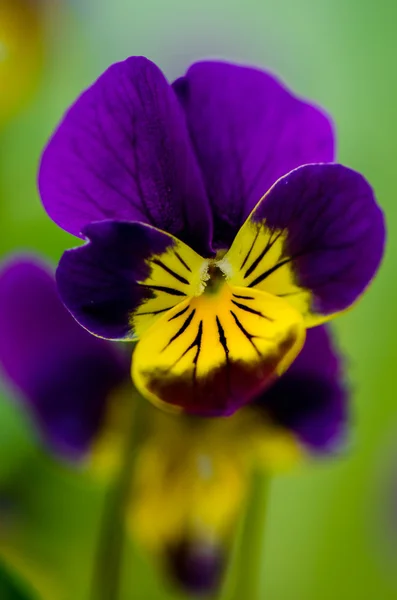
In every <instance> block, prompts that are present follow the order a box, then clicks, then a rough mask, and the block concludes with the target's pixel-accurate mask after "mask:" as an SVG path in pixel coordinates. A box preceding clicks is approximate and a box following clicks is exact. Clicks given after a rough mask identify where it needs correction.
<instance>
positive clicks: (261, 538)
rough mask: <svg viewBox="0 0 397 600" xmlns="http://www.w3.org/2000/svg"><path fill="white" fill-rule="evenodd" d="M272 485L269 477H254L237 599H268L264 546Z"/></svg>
mask: <svg viewBox="0 0 397 600" xmlns="http://www.w3.org/2000/svg"><path fill="white" fill-rule="evenodd" d="M269 483H270V481H269V478H268V477H266V476H265V475H263V474H262V473H256V474H255V475H254V477H253V482H252V491H251V495H250V499H249V502H248V506H247V511H246V515H245V519H244V522H243V527H242V534H241V537H240V540H239V549H238V560H237V561H236V562H237V578H236V582H235V589H234V594H233V600H241V598H244V599H246V600H263V599H264V577H263V573H264V546H265V528H266V522H267V505H268V496H269V487H270V485H269Z"/></svg>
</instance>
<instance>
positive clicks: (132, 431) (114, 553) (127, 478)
mask: <svg viewBox="0 0 397 600" xmlns="http://www.w3.org/2000/svg"><path fill="white" fill-rule="evenodd" d="M138 403H139V398H136V397H134V398H131V404H134V406H133V407H132V408H131V411H130V414H129V417H130V418H129V423H128V426H126V428H125V431H124V435H125V445H124V451H123V453H122V458H121V464H120V466H119V470H118V472H117V475H116V477H115V479H114V481H113V483H112V485H111V486H110V488H109V489H108V490H107V493H106V497H105V506H104V511H103V516H102V524H101V530H100V534H99V542H98V551H97V555H96V558H95V564H94V572H93V580H92V590H91V598H92V600H117V599H118V597H119V595H120V578H121V567H122V559H123V550H124V541H125V540H124V533H125V507H126V504H127V502H128V496H129V489H130V483H131V477H132V470H133V464H134V459H135V452H134V450H135V448H136V437H137V432H138V427H139V425H138V423H137V422H138V420H139V419H138V414H137V413H138V410H137V406H136V405H137V404H138Z"/></svg>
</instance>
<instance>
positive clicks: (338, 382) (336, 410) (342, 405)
mask: <svg viewBox="0 0 397 600" xmlns="http://www.w3.org/2000/svg"><path fill="white" fill-rule="evenodd" d="M256 404H257V405H259V406H260V407H261V408H262V409H264V410H265V411H266V414H267V415H269V416H270V417H271V419H272V420H273V421H274V422H275V423H277V424H279V425H281V426H282V427H284V428H286V429H288V430H289V431H292V432H293V433H295V434H296V435H297V436H298V438H299V439H300V440H301V441H302V442H303V443H304V444H305V445H306V446H308V447H309V449H310V450H312V451H313V452H316V453H324V452H335V451H336V450H338V449H339V448H340V446H341V445H343V443H344V442H345V440H346V437H347V432H348V425H349V404H348V393H347V390H346V386H345V383H344V376H343V369H342V360H341V357H340V356H339V354H338V352H337V350H336V348H335V345H334V343H333V340H332V336H331V333H330V331H329V329H328V328H327V327H325V326H323V327H316V328H315V329H310V330H309V331H308V332H307V337H306V341H305V345H304V346H303V349H302V351H301V352H300V354H299V356H298V357H297V358H296V360H295V361H294V362H293V364H292V365H291V367H290V368H289V369H288V371H287V372H286V373H284V375H283V376H282V377H281V378H280V379H279V380H278V381H277V382H276V383H275V384H274V385H273V386H272V387H271V388H269V389H268V390H267V391H266V392H265V393H263V394H261V395H260V396H259V398H258V400H257V401H256Z"/></svg>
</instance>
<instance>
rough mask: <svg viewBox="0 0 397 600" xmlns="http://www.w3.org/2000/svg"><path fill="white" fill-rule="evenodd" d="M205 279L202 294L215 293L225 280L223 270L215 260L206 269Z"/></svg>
mask: <svg viewBox="0 0 397 600" xmlns="http://www.w3.org/2000/svg"><path fill="white" fill-rule="evenodd" d="M207 277H208V279H207V281H206V282H205V288H204V292H203V293H204V294H211V295H213V294H217V293H218V292H219V291H220V289H221V287H222V286H223V284H224V283H225V281H226V275H225V272H224V271H222V269H221V268H220V267H219V265H218V264H217V263H216V262H213V263H210V264H209V266H208V271H207Z"/></svg>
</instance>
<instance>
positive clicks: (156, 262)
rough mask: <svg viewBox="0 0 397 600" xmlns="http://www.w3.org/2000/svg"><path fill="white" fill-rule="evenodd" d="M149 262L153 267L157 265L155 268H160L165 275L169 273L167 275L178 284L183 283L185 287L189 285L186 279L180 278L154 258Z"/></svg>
mask: <svg viewBox="0 0 397 600" xmlns="http://www.w3.org/2000/svg"><path fill="white" fill-rule="evenodd" d="M151 262H152V263H153V264H154V265H157V266H159V267H161V268H162V269H164V271H166V272H167V273H169V275H171V276H172V277H174V278H175V279H176V280H177V281H179V282H180V283H183V284H185V285H189V281H188V280H187V279H185V277H182V276H181V275H179V274H178V273H175V271H173V270H172V269H170V267H168V266H167V265H165V264H164V263H163V262H162V261H161V260H159V259H157V258H155V259H154V260H152V261H151Z"/></svg>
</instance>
